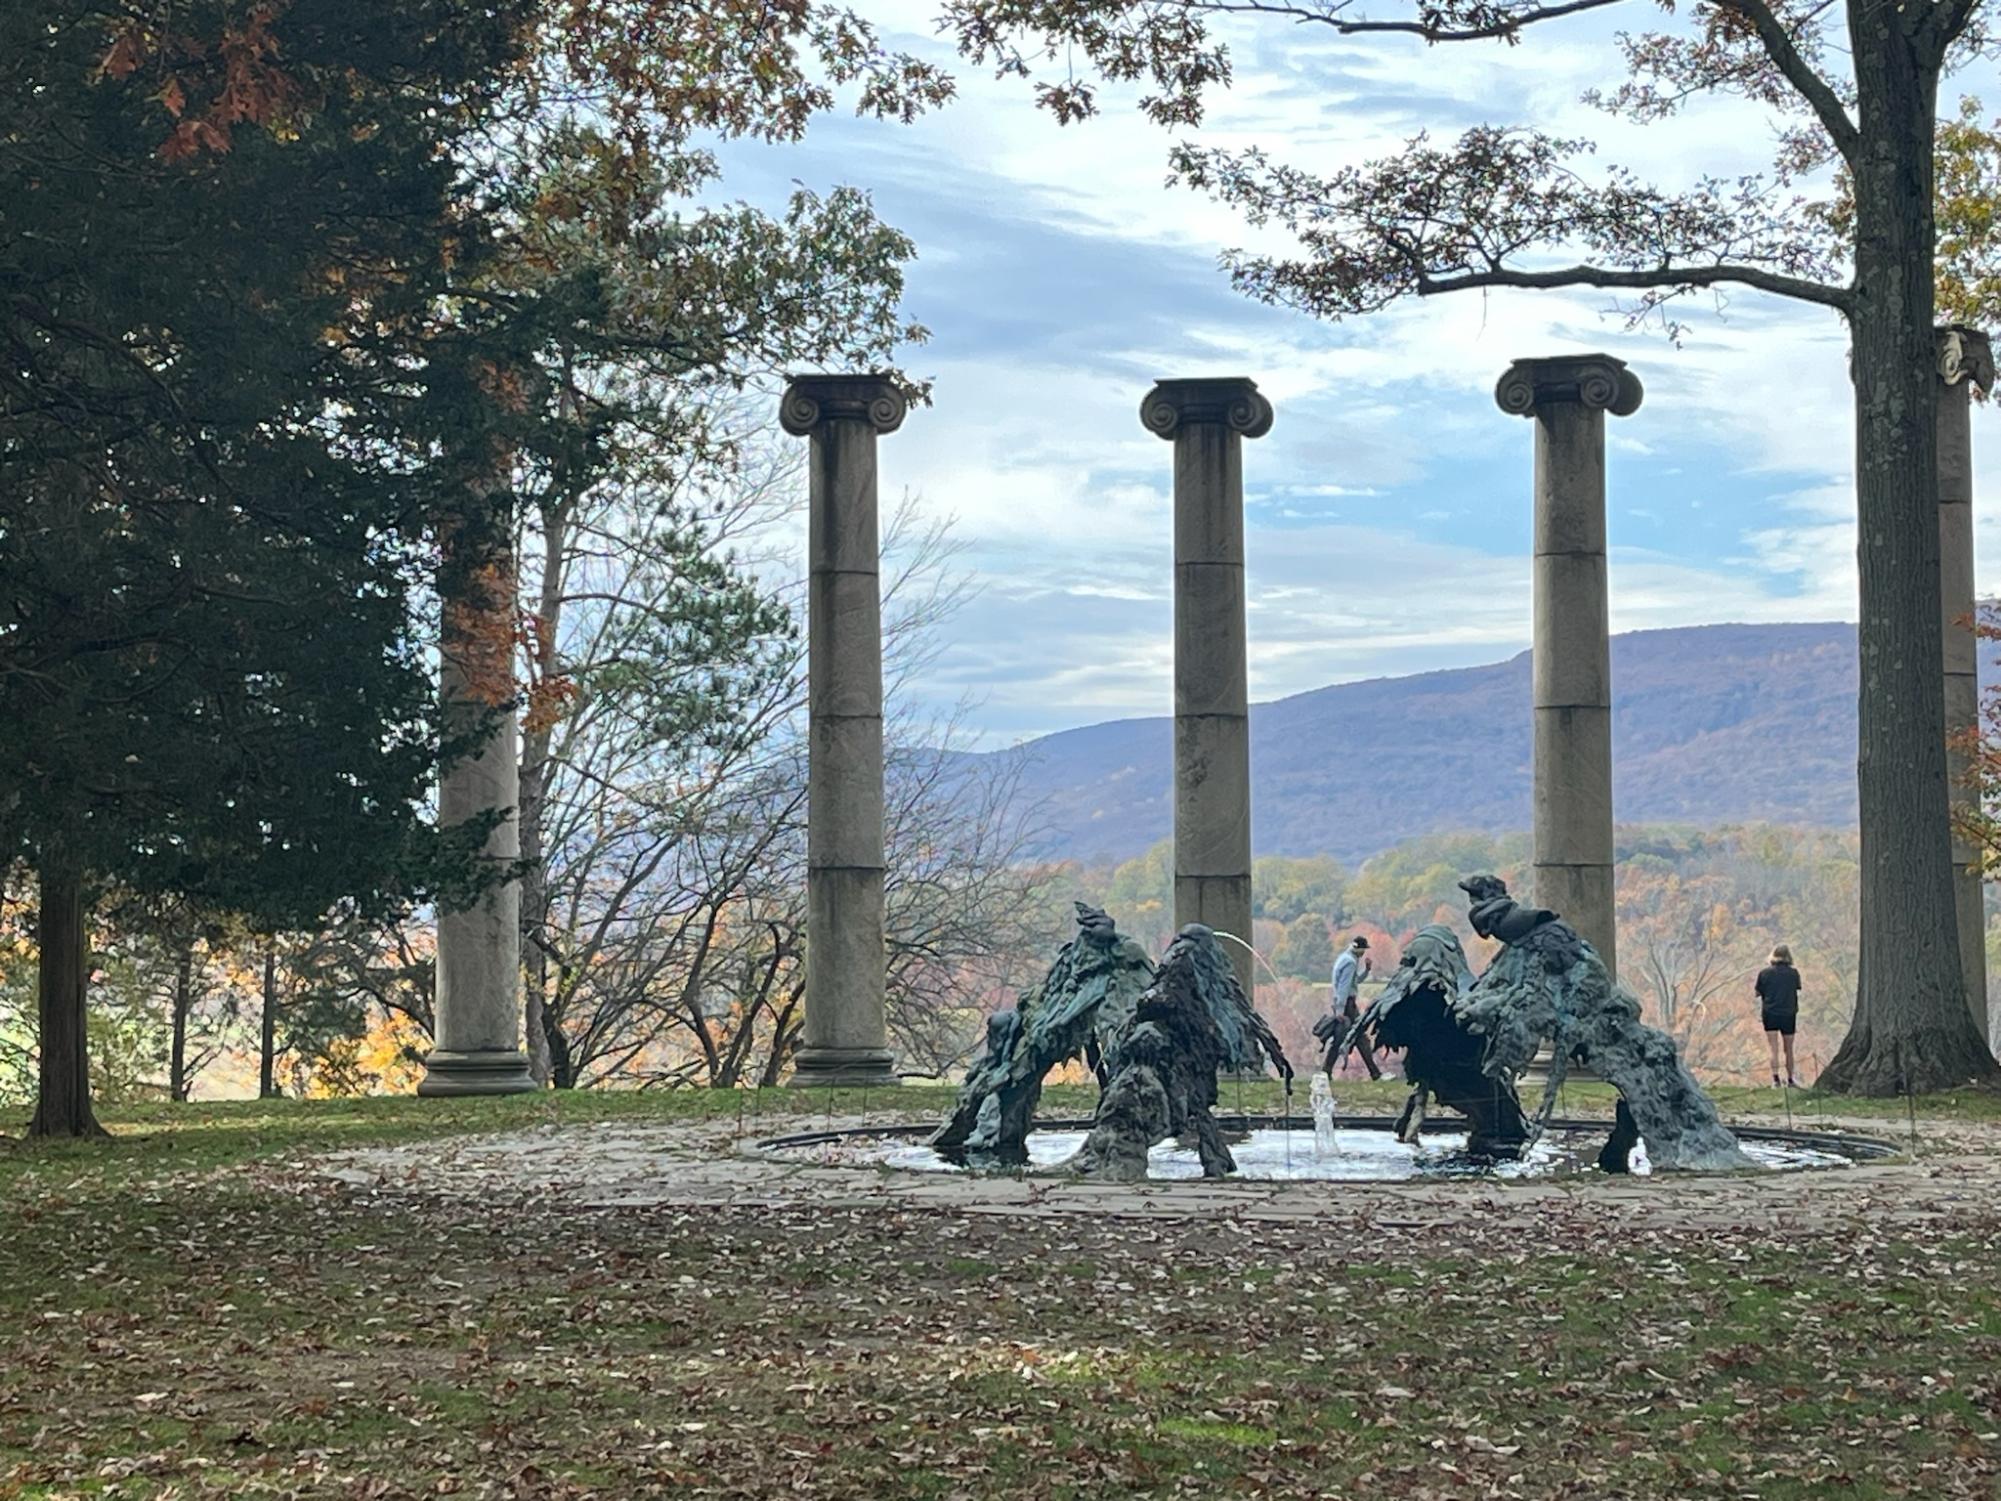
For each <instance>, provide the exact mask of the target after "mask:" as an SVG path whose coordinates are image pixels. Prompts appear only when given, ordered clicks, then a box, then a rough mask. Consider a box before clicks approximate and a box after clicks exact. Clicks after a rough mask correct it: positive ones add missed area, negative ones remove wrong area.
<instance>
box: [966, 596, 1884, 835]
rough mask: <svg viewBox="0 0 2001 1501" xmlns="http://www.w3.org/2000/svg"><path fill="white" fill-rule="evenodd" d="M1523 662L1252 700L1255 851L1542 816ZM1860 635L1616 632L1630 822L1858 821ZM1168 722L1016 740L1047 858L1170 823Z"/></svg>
mask: <svg viewBox="0 0 2001 1501" xmlns="http://www.w3.org/2000/svg"><path fill="white" fill-rule="evenodd" d="M1529 671H1530V653H1528V652H1526V651H1524V652H1520V653H1517V654H1516V655H1515V656H1513V657H1510V658H1508V659H1507V660H1505V661H1502V662H1495V663H1489V664H1486V665H1483V666H1478V667H1459V668H1438V669H1432V670H1429V671H1426V672H1421V673H1414V674H1411V675H1409V676H1407V677H1377V678H1366V679H1361V680H1358V681H1355V682H1350V683H1336V684H1332V685H1330V686H1327V687H1324V688H1314V689H1308V690H1306V691H1304V692H1302V693H1295V694H1289V695H1287V696H1286V697H1284V698H1279V699H1272V700H1270V701H1268V702H1265V703H1259V704H1253V705H1252V706H1251V830H1252V841H1253V847H1254V850H1255V852H1256V853H1257V854H1259V855H1321V854H1325V855H1334V856H1336V857H1338V858H1340V859H1343V860H1348V861H1353V860H1358V859H1362V858H1366V857H1367V856H1368V855H1371V854H1374V853H1376V852H1377V851H1379V850H1382V849H1386V848H1388V847H1389V846H1391V845H1393V844H1396V843H1399V842H1401V841H1402V840H1405V839H1410V838H1414V837H1417V836H1418V835H1422V834H1427V833H1437V832H1444V831H1447V830H1453V829H1475V830H1482V831H1487V832H1496V833H1498V832H1505V831H1508V830H1517V829H1526V828H1527V827H1528V826H1529V791H1530V764H1529V757H1530V734H1531V714H1530V697H1529V693H1530V676H1529ZM1856 678H1857V660H1856V648H1855V627H1854V626H1853V625H1852V624H1848V623H1843V622H1799V623H1781V624H1724V625H1704V626H1679V627H1668V628H1664V629H1656V630H1647V631H1631V632H1627V633H1625V634H1622V635H1619V636H1615V637H1613V638H1612V691H1613V702H1612V762H1613V809H1614V813H1615V816H1616V817H1617V818H1618V819H1619V821H1620V822H1622V823H1696V824H1724V823H1737V822H1747V821H1768V822H1773V823H1795V824H1809V825H1818V826H1823V827H1831V828H1838V827H1847V826H1852V825H1853V823H1854V821H1855V694H1856ZM1172 746H1173V721H1172V720H1171V719H1170V718H1169V717H1168V716H1165V715H1162V716H1158V717H1153V718H1135V719H1115V720H1107V721H1104V722H1103V723H1100V724H1094V725H1085V726H1080V727H1079V728H1076V729H1071V730H1060V731H1057V732H1055V733H1053V734H1050V735H1045V736H1042V737H1040V738H1038V739H1036V740H1032V741H1028V742H1026V743H1024V744H1023V745H1021V746H1018V747H1015V748H1014V749H1013V750H1012V751H1007V752H991V753H989V754H993V755H1007V754H1018V755H1022V756H1023V757H1024V758H1025V763H1024V768H1023V775H1022V784H1021V785H1022V792H1023V795H1024V796H1025V797H1027V798H1028V799H1029V800H1030V801H1031V802H1032V803H1033V804H1034V805H1035V806H1036V808H1037V817H1038V821H1039V822H1040V823H1041V825H1042V826H1043V827H1044V828H1045V829H1046V830H1047V834H1046V837H1045V840H1044V848H1043V850H1042V853H1044V854H1046V855H1049V856H1052V857H1058V858H1071V859H1078V860H1082V861H1085V862H1087V863H1097V862H1100V861H1107V860H1122V859H1129V858H1131V857H1132V856H1133V855H1136V854H1138V853H1140V852H1141V851H1143V850H1145V849H1146V848H1147V847H1148V846H1149V845H1152V844H1154V843H1156V842H1158V841H1159V840H1161V839H1164V838H1167V837H1168V836H1169V835H1170V834H1171V832H1172V824H1173V800H1172V796H1171V778H1172V763H1171V756H1172Z"/></svg>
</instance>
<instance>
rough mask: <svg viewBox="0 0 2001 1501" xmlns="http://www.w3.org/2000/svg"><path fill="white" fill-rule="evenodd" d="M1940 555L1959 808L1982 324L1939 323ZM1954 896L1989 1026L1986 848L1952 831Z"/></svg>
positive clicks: (1989, 376) (1974, 1002)
mask: <svg viewBox="0 0 2001 1501" xmlns="http://www.w3.org/2000/svg"><path fill="white" fill-rule="evenodd" d="M1938 374H1939V390H1938V558H1939V586H1940V588H1939V592H1940V594H1941V596H1942V597H1943V603H1944V609H1945V733H1946V737H1947V746H1948V749H1947V752H1946V764H1947V770H1948V775H1949V777H1950V783H1949V793H1950V796H1951V799H1952V808H1953V812H1954V813H1958V812H1960V811H1961V810H1962V809H1966V810H1969V811H1971V810H1975V809H1977V806H1978V804H1979V801H1980V794H1979V792H1978V790H1977V789H1976V788H1974V787H1973V786H1972V785H1970V784H1969V782H1968V781H1967V771H1968V765H1967V756H1966V753H1965V752H1964V751H1961V750H1957V749H1954V748H1952V745H1953V742H1954V741H1956V740H1958V739H1959V738H1961V737H1963V736H1965V735H1968V734H1971V733H1973V732H1975V731H1977V730H1978V729H1979V727H1980V676H1979V658H1980V642H1979V638H1978V637H1976V636H1975V635H1974V633H1973V630H1972V626H1971V621H1972V618H1973V613H1974V607H1975V604H1976V601H1975V599H1974V593H1973V422H1972V413H1971V411H1970V410H1969V408H1970V402H1969V397H1970V395H1971V393H1972V389H1973V387H1975V386H1979V387H1980V388H1981V389H1982V390H1983V391H1985V390H1988V389H1991V388H1992V386H1993V384H1994V352H1993V350H1992V349H1991V348H1990V347H1989V345H1988V341H1987V335H1986V334H1984V333H1982V332H1981V331H1980V330H1979V329H1975V328H1965V327H1959V326H1954V327H1948V328H1941V329H1940V330H1939V331H1938ZM1952 870H1953V896H1954V901H1955V905H1956V906H1957V908H1958V919H1959V965H1960V970H1961V972H1962V973H1963V974H1964V975H1965V976H1966V997H1967V1001H1968V1003H1969V1004H1970V1005H1971V1007H1972V1009H1973V1021H1974V1025H1975V1026H1976V1027H1978V1028H1979V1030H1980V1035H1981V1036H1982V1037H1986V1036H1987V1035H1988V1028H1987V913H1986V906H1985V901H1984V898H1983V895H1982V892H1981V872H1980V852H1979V851H1978V850H1977V849H1976V848H1975V847H1974V846H1973V845H1972V844H1971V843H1969V842H1968V841H1967V840H1966V839H1965V838H1964V837H1963V836H1962V835H1961V834H1960V832H1959V829H1958V824H1957V821H1955V823H1954V828H1953V834H1952Z"/></svg>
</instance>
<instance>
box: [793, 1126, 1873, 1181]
mask: <svg viewBox="0 0 2001 1501" xmlns="http://www.w3.org/2000/svg"><path fill="white" fill-rule="evenodd" d="M1230 1126H1231V1123H1230V1122H1227V1121H1226V1122H1224V1128H1225V1136H1226V1139H1227V1140H1228V1141H1229V1145H1230V1154H1231V1156H1233V1157H1234V1158H1235V1159H1236V1162H1237V1170H1236V1172H1235V1173H1233V1174H1232V1175H1231V1177H1230V1179H1228V1180H1225V1181H1232V1182H1272V1181H1279V1182H1285V1181H1312V1180H1324V1181H1328V1182H1338V1183H1403V1182H1421V1181H1426V1180H1444V1179H1453V1178H1460V1179H1466V1178H1491V1179H1498V1180H1515V1179H1522V1178H1554V1177H1565V1176H1571V1175H1574V1174H1579V1173H1593V1172H1596V1171H1597V1160H1598V1151H1599V1148H1600V1147H1601V1146H1602V1145H1603V1144H1604V1140H1605V1134H1606V1127H1605V1125H1604V1124H1602V1123H1599V1122H1595V1121H1571V1122H1560V1123H1557V1124H1556V1125H1554V1126H1553V1127H1552V1129H1551V1130H1550V1131H1549V1132H1547V1133H1546V1134H1545V1135H1544V1136H1543V1138H1542V1139H1541V1140H1540V1141H1538V1142H1537V1143H1536V1145H1535V1146H1534V1147H1533V1148H1532V1149H1531V1150H1530V1152H1529V1153H1528V1155H1527V1156H1526V1157H1524V1158H1523V1159H1522V1160H1521V1161H1519V1162H1498V1163H1496V1162H1487V1161H1482V1160H1478V1159H1475V1158H1471V1157H1468V1156H1467V1155H1466V1150H1465V1149H1466V1133H1465V1132H1464V1131H1463V1130H1462V1131H1453V1130H1451V1129H1449V1128H1445V1129H1439V1130H1433V1131H1427V1132H1426V1133H1425V1135H1424V1138H1423V1140H1422V1141H1421V1142H1419V1143H1418V1144H1416V1145H1410V1144H1406V1143H1404V1142H1401V1141H1398V1140H1397V1139H1396V1136H1395V1134H1394V1131H1393V1129H1392V1127H1393V1122H1392V1121H1390V1120H1389V1119H1388V1118H1387V1117H1383V1118H1370V1119H1366V1120H1355V1119H1353V1118H1351V1119H1350V1121H1349V1122H1347V1123H1344V1124H1342V1125H1341V1126H1339V1127H1337V1128H1336V1129H1335V1130H1334V1132H1333V1133H1332V1137H1331V1139H1330V1140H1327V1141H1324V1142H1323V1141H1322V1140H1320V1139H1319V1138H1318V1137H1317V1136H1316V1134H1315V1132H1314V1130H1313V1128H1312V1127H1310V1126H1306V1125H1302V1124H1299V1123H1298V1122H1294V1123H1293V1124H1291V1125H1289V1126H1287V1125H1281V1124H1280V1123H1278V1122H1276V1121H1268V1122H1265V1123H1263V1124H1254V1125H1253V1126H1252V1128H1251V1129H1250V1130H1248V1131H1245V1130H1243V1129H1242V1128H1241V1127H1239V1128H1238V1129H1237V1130H1236V1132H1235V1133H1234V1134H1232V1132H1231V1130H1230ZM929 1134H930V1133H929V1130H928V1129H927V1128H925V1127H909V1128H906V1127H890V1128H887V1129H862V1130H855V1131H814V1132H802V1133H798V1134H796V1135H792V1136H782V1137H776V1138H773V1139H770V1140H767V1141H764V1142H761V1143H760V1144H759V1145H760V1146H762V1147H763V1148H764V1149H765V1150H766V1151H767V1152H769V1153H771V1154H772V1156H774V1157H775V1158H778V1159H780V1160H785V1159H791V1160H795V1161H801V1162H811V1163H814V1164H815V1165H817V1166H821V1167H878V1168H888V1169H892V1170H896V1171H902V1172H916V1173H966V1172H969V1171H970V1172H975V1173H977V1172H980V1171H983V1170H984V1171H999V1172H1003V1173H1027V1174H1029V1175H1038V1174H1040V1175H1061V1174H1062V1173H1063V1164H1064V1163H1066V1162H1068V1161H1069V1159H1070V1158H1071V1156H1072V1155H1073V1154H1074V1153H1075V1152H1076V1151H1077V1149H1078V1148H1079V1147H1081V1146H1082V1145H1083V1144H1084V1137H1085V1134H1086V1123H1084V1122H1081V1121H1053V1122H1041V1123H1038V1125H1037V1127H1036V1129H1035V1130H1033V1131H1031V1132H1030V1133H1029V1135H1028V1139H1027V1142H1026V1143H1025V1145H1026V1147H1027V1149H1028V1162H1027V1164H1026V1165H1025V1166H1023V1167H1016V1166H1011V1165H1007V1164H991V1163H982V1162H980V1161H979V1160H978V1159H977V1158H975V1159H974V1160H973V1161H972V1163H971V1164H970V1165H967V1164H962V1163H957V1162H952V1161H948V1160H947V1159H945V1158H943V1157H940V1156H939V1155H938V1153H936V1152H935V1151H933V1150H932V1149H931V1147H930V1146H929V1145H928V1144H927V1142H926V1137H927V1136H928V1135H929ZM1740 1139H1741V1140H1742V1143H1743V1147H1744V1152H1745V1155H1746V1156H1748V1157H1749V1158H1750V1159H1751V1160H1752V1162H1753V1163H1755V1164H1756V1165H1757V1167H1759V1168H1761V1169H1765V1170H1768V1171H1786V1170H1798V1169H1802V1168H1843V1167H1848V1166H1850V1165H1851V1164H1852V1163H1854V1162H1857V1161H1866V1160H1873V1159H1878V1158H1884V1157H1891V1156H1894V1155H1896V1148H1894V1147H1892V1146H1890V1145H1889V1144H1888V1143H1886V1142H1881V1141H1876V1140H1872V1139H1870V1138H1866V1137H1855V1136H1839V1135H1834V1134H1831V1133H1824V1132H1807V1131H1799V1132H1782V1131H1771V1130H1757V1129H1750V1130H1746V1131H1745V1132H1744V1134H1743V1136H1742V1137H1741V1138H1740ZM1632 1171H1633V1172H1634V1173H1635V1174H1637V1175H1640V1176H1646V1175H1648V1174H1649V1173H1650V1172H1651V1171H1652V1167H1651V1164H1650V1163H1649V1162H1648V1161H1647V1158H1646V1154H1645V1150H1644V1148H1642V1149H1641V1150H1640V1151H1637V1152H1635V1153H1634V1154H1633V1161H1632ZM1201 1176H1202V1164H1201V1161H1200V1160H1199V1159H1198V1158H1197V1156H1196V1154H1195V1150H1194V1148H1193V1147H1190V1146H1184V1145H1181V1144H1179V1143H1177V1142H1173V1141H1165V1142H1162V1143H1161V1144H1160V1145H1158V1146H1156V1147H1155V1148H1154V1149H1153V1151H1152V1153H1151V1154H1150V1155H1149V1157H1148V1162H1147V1177H1148V1179H1149V1180H1154V1181H1160V1182H1174V1181H1179V1180H1186V1179H1199V1178H1200V1177H1201Z"/></svg>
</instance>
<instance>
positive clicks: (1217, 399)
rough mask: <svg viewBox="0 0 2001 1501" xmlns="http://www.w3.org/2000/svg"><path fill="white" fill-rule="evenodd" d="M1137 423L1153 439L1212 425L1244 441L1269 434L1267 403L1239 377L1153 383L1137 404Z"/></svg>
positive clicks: (1253, 388)
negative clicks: (1230, 432) (1144, 398)
mask: <svg viewBox="0 0 2001 1501" xmlns="http://www.w3.org/2000/svg"><path fill="white" fill-rule="evenodd" d="M1139 420H1140V421H1141V422H1142V423H1144V424H1145V425H1146V427H1147V429H1148V430H1149V431H1151V432H1152V433H1153V434H1154V435H1155V436H1156V437H1161V438H1172V437H1173V436H1174V435H1175V434H1176V433H1178V432H1180V431H1181V429H1182V428H1184V427H1191V426H1193V425H1195V424H1196V423H1200V422H1213V423H1216V424H1218V425H1220V426H1223V427H1227V428H1230V429H1232V430H1233V431H1235V432H1237V433H1240V434H1241V435H1242V436H1244V437H1246V438H1262V437H1263V436H1264V435H1265V434H1266V433H1268V432H1270V431H1271V423H1272V410H1271V403H1270V402H1269V401H1266V400H1265V399H1264V397H1262V396H1260V395H1258V388H1257V383H1256V382H1255V381H1251V380H1246V379H1245V378H1244V377H1242V376H1240V375H1228V376H1214V377H1208V378H1203V379H1197V380H1163V381H1156V382H1155V383H1154V387H1153V389H1152V390H1151V391H1149V392H1147V393H1146V400H1145V401H1142V402H1141V403H1140V404H1139Z"/></svg>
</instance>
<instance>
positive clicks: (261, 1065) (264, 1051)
mask: <svg viewBox="0 0 2001 1501" xmlns="http://www.w3.org/2000/svg"><path fill="white" fill-rule="evenodd" d="M1939 712H1940V713H1941V714H1943V713H1944V712H1945V710H1944V709H1940V710H1939ZM263 1020H264V1036H263V1039H262V1041H261V1042H260V1044H259V1046H258V1052H257V1098H258V1099H260V1100H275V1099H277V1098H278V1079H277V1065H278V953H277V950H275V949H266V950H265V951H264V1018H263Z"/></svg>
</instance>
